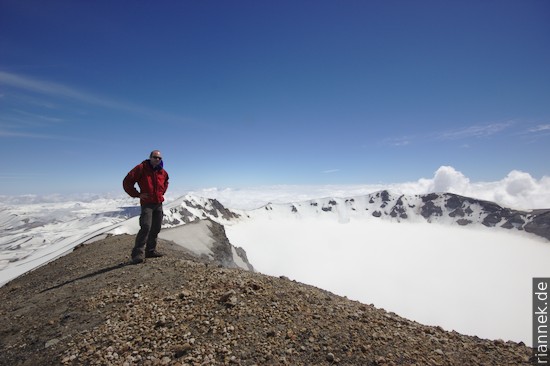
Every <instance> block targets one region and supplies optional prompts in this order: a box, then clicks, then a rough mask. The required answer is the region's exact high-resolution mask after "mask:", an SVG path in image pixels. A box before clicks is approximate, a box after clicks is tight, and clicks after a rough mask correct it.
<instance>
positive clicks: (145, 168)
mask: <svg viewBox="0 0 550 366" xmlns="http://www.w3.org/2000/svg"><path fill="white" fill-rule="evenodd" d="M136 183H137V184H138V186H139V191H138V190H137V189H136V187H135V184H136ZM122 186H123V187H124V190H125V191H126V193H128V194H129V195H130V197H136V198H137V197H139V196H140V194H142V193H146V194H148V196H147V197H145V198H141V199H140V204H142V205H143V204H147V203H161V202H163V201H164V193H166V190H167V189H168V173H167V172H166V170H164V168H163V164H162V161H161V162H160V164H159V165H157V167H156V168H155V169H153V166H152V165H151V163H150V162H149V160H144V161H143V162H142V163H141V164H138V165H136V166H135V167H134V169H132V170H130V172H129V173H128V174H127V175H126V177H125V178H124V180H123V181H122Z"/></svg>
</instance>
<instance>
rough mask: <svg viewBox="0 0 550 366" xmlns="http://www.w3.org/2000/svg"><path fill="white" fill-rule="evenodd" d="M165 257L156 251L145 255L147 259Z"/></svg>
mask: <svg viewBox="0 0 550 366" xmlns="http://www.w3.org/2000/svg"><path fill="white" fill-rule="evenodd" d="M162 256H164V254H162V253H159V252H157V251H156V250H150V251H148V252H146V253H145V258H159V257H162Z"/></svg>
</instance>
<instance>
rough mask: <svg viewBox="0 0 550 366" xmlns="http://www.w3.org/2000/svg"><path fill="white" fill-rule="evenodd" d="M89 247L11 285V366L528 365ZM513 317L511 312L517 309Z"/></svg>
mask: <svg viewBox="0 0 550 366" xmlns="http://www.w3.org/2000/svg"><path fill="white" fill-rule="evenodd" d="M133 241H134V236H129V235H123V236H114V237H109V238H107V239H105V240H101V241H97V242H94V243H91V244H87V245H83V246H80V247H78V248H77V249H75V251H73V252H72V253H70V254H68V255H66V256H64V257H61V258H59V259H57V260H56V261H54V262H51V263H49V264H47V265H45V266H43V267H40V268H38V269H36V270H34V271H32V272H30V273H28V274H26V275H24V276H22V277H20V278H18V279H16V280H14V281H12V282H10V283H8V284H6V285H5V286H4V287H2V288H0V298H1V299H2V301H1V302H0V324H2V327H1V329H0V365H33V366H34V365H461V366H462V365H499V366H502V365H528V364H529V358H530V357H531V355H532V349H531V348H529V347H526V346H525V345H523V344H521V343H520V344H518V343H514V342H503V341H491V340H483V339H479V338H477V337H471V336H464V335H461V334H459V333H456V332H446V331H444V330H442V329H441V328H439V327H430V326H424V325H421V324H418V323H416V322H413V321H409V320H407V319H404V318H401V317H399V316H397V315H395V314H393V313H388V312H386V311H384V310H382V309H377V308H375V307H374V306H372V305H368V304H362V303H359V302H355V301H350V300H348V299H346V298H345V297H340V296H336V295H334V294H331V293H329V292H327V291H323V290H320V289H318V288H315V287H312V286H307V285H304V284H301V283H298V282H295V281H292V280H290V279H288V278H284V277H282V278H276V277H270V276H265V275H261V274H258V273H254V272H250V271H245V270H241V269H230V268H223V267H221V266H220V265H219V264H218V263H217V262H213V261H207V260H205V259H198V258H195V257H193V256H192V255H191V254H190V253H188V252H186V251H184V250H182V249H181V248H179V247H177V246H175V245H173V244H171V243H169V242H162V243H161V244H160V245H159V246H160V250H161V251H162V252H164V253H166V256H165V257H162V258H155V259H148V260H147V261H146V262H145V263H143V264H140V265H129V264H128V260H129V257H128V254H129V253H130V250H131V248H132V245H133ZM511 316H512V315H511Z"/></svg>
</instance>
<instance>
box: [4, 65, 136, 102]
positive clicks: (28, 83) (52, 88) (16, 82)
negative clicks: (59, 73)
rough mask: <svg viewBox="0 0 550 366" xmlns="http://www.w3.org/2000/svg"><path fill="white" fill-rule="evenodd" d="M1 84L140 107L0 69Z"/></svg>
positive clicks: (44, 93)
mask: <svg viewBox="0 0 550 366" xmlns="http://www.w3.org/2000/svg"><path fill="white" fill-rule="evenodd" d="M0 84H4V85H7V86H10V87H14V88H17V89H21V90H25V91H29V92H35V93H40V94H43V95H47V96H53V97H62V98H68V99H72V100H76V101H79V102H83V103H87V104H93V105H97V106H102V107H107V108H114V109H123V110H136V109H137V108H138V107H136V106H132V105H130V104H124V103H119V102H113V101H111V100H107V99H105V98H102V97H98V96H95V95H93V94H90V93H85V92H82V91H79V90H76V89H74V88H71V87H67V86H65V85H62V84H58V83H52V82H49V81H41V80H35V79H32V78H28V77H25V76H20V75H16V74H13V73H8V72H4V71H0Z"/></svg>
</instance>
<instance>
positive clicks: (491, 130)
mask: <svg viewBox="0 0 550 366" xmlns="http://www.w3.org/2000/svg"><path fill="white" fill-rule="evenodd" d="M513 125H514V122H513V121H508V122H501V123H491V124H488V125H477V126H469V127H466V128H462V129H456V130H451V131H445V132H442V133H439V134H437V135H436V136H435V138H436V139H438V140H460V139H465V138H471V137H487V136H491V135H495V134H498V133H500V132H502V131H504V130H506V129H508V128H510V127H511V126H513Z"/></svg>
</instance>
